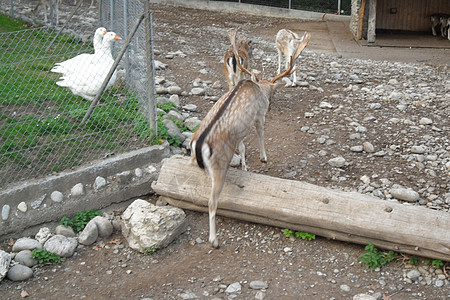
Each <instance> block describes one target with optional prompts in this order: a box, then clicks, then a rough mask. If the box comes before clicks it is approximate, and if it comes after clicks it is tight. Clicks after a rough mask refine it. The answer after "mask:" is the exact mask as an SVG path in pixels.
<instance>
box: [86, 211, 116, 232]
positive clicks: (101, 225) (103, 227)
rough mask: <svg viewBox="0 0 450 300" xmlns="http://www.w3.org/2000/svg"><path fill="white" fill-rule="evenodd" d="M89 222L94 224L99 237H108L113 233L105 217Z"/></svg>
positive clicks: (98, 217)
mask: <svg viewBox="0 0 450 300" xmlns="http://www.w3.org/2000/svg"><path fill="white" fill-rule="evenodd" d="M90 222H94V223H95V225H97V229H98V236H99V237H109V236H110V235H111V234H112V233H113V231H114V228H113V226H112V224H111V222H110V221H109V220H108V219H107V218H105V217H101V216H97V217H95V218H93V219H92V220H91V221H90Z"/></svg>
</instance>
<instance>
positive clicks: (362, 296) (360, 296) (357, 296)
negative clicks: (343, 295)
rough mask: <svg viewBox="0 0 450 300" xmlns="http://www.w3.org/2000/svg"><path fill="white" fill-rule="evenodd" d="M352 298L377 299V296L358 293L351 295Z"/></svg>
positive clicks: (360, 299) (362, 299) (357, 299)
mask: <svg viewBox="0 0 450 300" xmlns="http://www.w3.org/2000/svg"><path fill="white" fill-rule="evenodd" d="M353 300H377V298H375V297H374V296H372V295H369V294H358V295H355V296H353Z"/></svg>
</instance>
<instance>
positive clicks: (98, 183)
mask: <svg viewBox="0 0 450 300" xmlns="http://www.w3.org/2000/svg"><path fill="white" fill-rule="evenodd" d="M105 186H106V179H105V178H103V177H101V176H97V177H96V178H95V181H94V189H95V190H96V191H98V190H99V189H101V188H102V187H105Z"/></svg>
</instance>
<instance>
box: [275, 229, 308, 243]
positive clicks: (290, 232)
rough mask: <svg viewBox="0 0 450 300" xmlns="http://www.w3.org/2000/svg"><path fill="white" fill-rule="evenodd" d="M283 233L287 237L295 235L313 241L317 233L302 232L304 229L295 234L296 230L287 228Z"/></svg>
mask: <svg viewBox="0 0 450 300" xmlns="http://www.w3.org/2000/svg"><path fill="white" fill-rule="evenodd" d="M283 234H284V235H285V236H287V237H291V236H295V237H296V238H298V239H302V240H305V241H311V240H315V239H316V235H315V234H312V233H307V232H302V231H296V232H295V234H294V231H292V230H290V229H288V228H286V229H284V231H283Z"/></svg>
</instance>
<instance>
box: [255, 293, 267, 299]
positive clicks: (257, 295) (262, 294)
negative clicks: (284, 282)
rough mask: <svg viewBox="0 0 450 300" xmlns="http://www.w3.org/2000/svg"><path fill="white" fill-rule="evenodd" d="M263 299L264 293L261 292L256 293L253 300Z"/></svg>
mask: <svg viewBox="0 0 450 300" xmlns="http://www.w3.org/2000/svg"><path fill="white" fill-rule="evenodd" d="M264 298H266V293H264V292H263V291H258V292H257V293H256V295H255V299H257V300H264Z"/></svg>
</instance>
